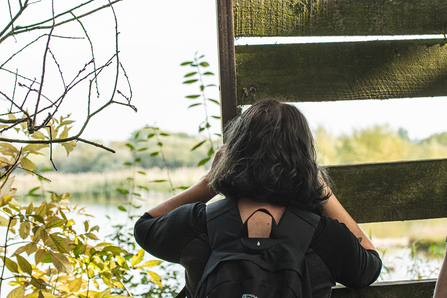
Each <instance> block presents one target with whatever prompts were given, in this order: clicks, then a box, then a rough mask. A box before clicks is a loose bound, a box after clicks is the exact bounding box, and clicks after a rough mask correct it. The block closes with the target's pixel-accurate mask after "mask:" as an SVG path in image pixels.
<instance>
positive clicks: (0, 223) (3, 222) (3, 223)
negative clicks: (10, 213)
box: [0, 216, 9, 227]
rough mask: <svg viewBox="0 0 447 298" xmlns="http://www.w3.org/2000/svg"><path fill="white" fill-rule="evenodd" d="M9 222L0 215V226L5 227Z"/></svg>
mask: <svg viewBox="0 0 447 298" xmlns="http://www.w3.org/2000/svg"><path fill="white" fill-rule="evenodd" d="M8 223H9V220H8V219H6V218H4V217H3V216H0V226H2V227H7V226H8Z"/></svg>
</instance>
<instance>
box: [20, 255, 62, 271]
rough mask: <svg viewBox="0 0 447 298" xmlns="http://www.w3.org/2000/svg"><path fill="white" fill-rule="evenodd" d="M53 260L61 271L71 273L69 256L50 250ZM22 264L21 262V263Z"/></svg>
mask: <svg viewBox="0 0 447 298" xmlns="http://www.w3.org/2000/svg"><path fill="white" fill-rule="evenodd" d="M50 254H51V261H52V262H53V264H54V266H55V267H56V269H57V270H59V271H60V272H64V273H67V274H71V265H70V262H69V261H68V259H67V257H66V256H64V255H63V254H60V253H55V252H52V251H50ZM19 264H20V263H19Z"/></svg>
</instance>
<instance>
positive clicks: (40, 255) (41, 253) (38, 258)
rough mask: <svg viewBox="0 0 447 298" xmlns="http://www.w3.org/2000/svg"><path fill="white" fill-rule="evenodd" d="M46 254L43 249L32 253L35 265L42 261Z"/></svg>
mask: <svg viewBox="0 0 447 298" xmlns="http://www.w3.org/2000/svg"><path fill="white" fill-rule="evenodd" d="M47 255H49V253H47V251H46V250H45V249H38V250H37V252H36V254H35V255H34V262H35V263H36V265H38V264H39V263H41V262H43V260H44V259H45V257H46V256H47Z"/></svg>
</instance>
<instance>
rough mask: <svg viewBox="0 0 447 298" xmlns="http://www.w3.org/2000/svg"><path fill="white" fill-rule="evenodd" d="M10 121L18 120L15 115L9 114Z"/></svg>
mask: <svg viewBox="0 0 447 298" xmlns="http://www.w3.org/2000/svg"><path fill="white" fill-rule="evenodd" d="M8 118H9V120H16V119H17V118H16V116H15V115H14V114H13V113H8Z"/></svg>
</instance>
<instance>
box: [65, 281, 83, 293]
mask: <svg viewBox="0 0 447 298" xmlns="http://www.w3.org/2000/svg"><path fill="white" fill-rule="evenodd" d="M81 287H82V277H78V278H75V279H73V280H72V281H70V282H69V283H68V289H69V292H70V293H74V292H78V291H79V290H80V289H81Z"/></svg>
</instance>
